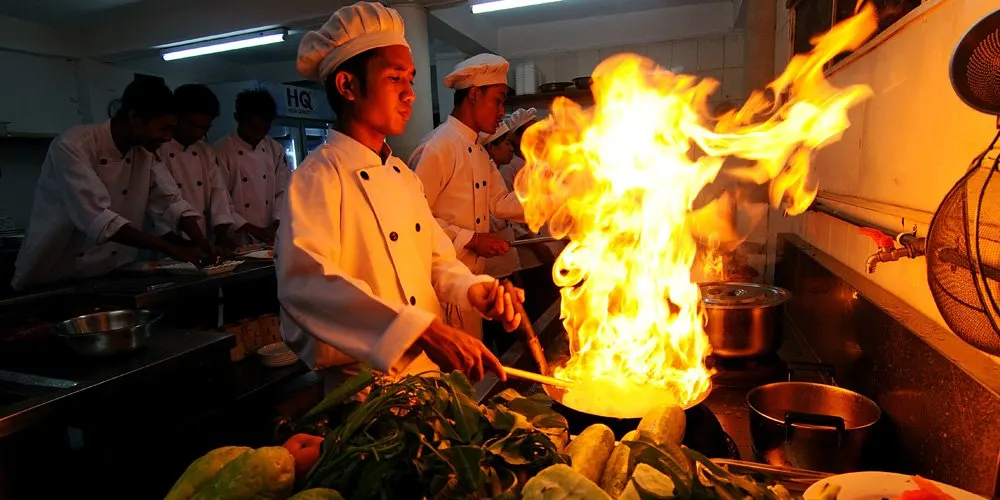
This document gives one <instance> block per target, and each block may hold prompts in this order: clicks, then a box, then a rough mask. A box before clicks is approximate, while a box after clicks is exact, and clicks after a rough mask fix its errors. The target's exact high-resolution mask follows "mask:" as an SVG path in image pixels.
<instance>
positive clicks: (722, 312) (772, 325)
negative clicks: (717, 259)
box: [699, 282, 792, 358]
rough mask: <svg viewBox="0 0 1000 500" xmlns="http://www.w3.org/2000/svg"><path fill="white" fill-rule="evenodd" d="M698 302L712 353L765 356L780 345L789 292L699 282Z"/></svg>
mask: <svg viewBox="0 0 1000 500" xmlns="http://www.w3.org/2000/svg"><path fill="white" fill-rule="evenodd" d="M699 286H700V287H701V300H702V302H703V303H704V304H705V312H706V314H707V315H708V322H707V324H706V326H705V333H707V334H708V340H709V343H711V345H712V354H713V355H715V356H719V357H723V358H753V357H761V356H766V355H768V354H772V353H774V352H775V351H777V350H778V347H780V346H781V323H782V315H783V312H784V303H785V302H787V301H788V299H790V298H792V294H791V292H789V291H788V290H785V289H784V288H779V287H776V286H767V285H758V284H756V283H731V282H714V283H702V284H700V285H699Z"/></svg>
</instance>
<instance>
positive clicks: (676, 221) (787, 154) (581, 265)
mask: <svg viewBox="0 0 1000 500" xmlns="http://www.w3.org/2000/svg"><path fill="white" fill-rule="evenodd" d="M876 26H877V19H876V15H875V12H874V9H873V8H872V7H871V6H870V5H869V6H866V7H863V8H862V9H860V11H859V13H858V14H857V15H855V16H854V17H852V18H850V19H848V20H846V21H844V22H842V23H840V24H838V25H837V26H834V27H833V28H832V29H831V30H830V31H829V32H828V33H826V34H824V35H822V36H819V37H817V38H816V39H815V40H814V45H815V46H814V49H813V51H812V52H811V53H809V54H804V55H799V56H796V57H795V58H793V59H792V60H791V61H790V62H789V64H788V67H787V68H786V69H785V71H784V73H782V74H781V76H779V77H778V78H777V79H776V80H775V81H774V82H772V83H771V84H770V85H769V86H768V89H767V90H768V92H767V93H764V92H755V93H754V94H752V95H751V96H750V98H749V99H748V100H747V102H746V104H745V105H744V106H743V107H742V108H740V109H737V110H733V111H730V112H728V113H726V114H724V115H723V116H721V117H718V118H712V117H710V114H709V113H708V111H707V109H708V108H707V102H708V97H709V95H710V94H711V93H712V92H713V91H714V90H715V88H716V87H717V85H718V84H717V82H715V81H713V80H710V79H704V80H699V79H698V78H696V77H694V76H689V75H682V74H673V73H670V72H669V71H666V70H664V69H663V68H660V67H658V66H656V65H655V64H654V63H653V62H652V61H650V60H649V59H646V58H644V57H641V56H638V55H635V54H620V55H617V56H614V57H612V58H610V59H607V60H605V61H604V62H602V63H601V64H600V65H599V66H598V67H597V69H596V70H595V71H594V74H593V77H594V82H593V87H592V88H593V93H594V106H593V107H592V108H587V109H584V108H582V107H581V106H579V105H577V104H576V103H574V102H572V101H570V100H568V99H564V98H557V99H556V100H555V101H554V102H553V104H552V113H551V115H550V116H549V117H547V118H546V119H545V120H543V121H541V122H539V123H538V124H536V125H534V126H532V127H531V128H529V129H528V130H527V131H526V132H525V135H524V138H523V143H522V144H523V146H522V149H523V152H524V153H525V158H526V159H527V165H526V166H525V167H524V168H523V169H522V170H521V172H520V173H519V174H518V177H517V179H516V182H515V189H516V191H517V193H518V196H519V197H520V198H521V200H522V202H523V203H524V207H525V214H526V218H527V220H528V222H529V224H530V225H531V227H532V229H534V230H538V229H539V228H540V227H541V226H542V225H543V224H545V223H548V224H549V227H550V229H551V231H552V234H553V235H554V236H556V237H560V238H561V237H569V238H570V240H571V242H570V244H569V245H568V246H567V248H566V249H565V250H564V251H563V253H562V254H561V255H560V256H559V258H558V260H557V262H556V265H555V268H554V270H553V278H554V280H555V283H556V284H557V285H559V286H560V287H562V292H561V293H562V318H563V324H564V326H565V328H566V332H567V335H568V337H569V340H570V356H571V357H570V359H569V361H568V362H567V363H566V364H565V366H562V367H559V368H557V369H556V371H555V375H556V376H557V377H559V378H563V379H566V380H570V381H573V382H575V383H576V386H575V388H574V389H573V390H572V391H570V392H569V393H567V394H566V396H565V397H564V399H563V402H564V403H567V404H568V405H569V406H572V407H574V408H576V409H580V410H584V411H589V412H591V413H599V414H603V415H608V416H621V417H635V416H641V415H642V414H643V413H645V410H646V409H647V408H649V407H653V406H660V405H663V404H666V403H669V402H673V403H675V404H678V405H681V406H688V405H690V404H692V403H694V402H696V401H698V400H700V399H701V397H702V396H703V395H704V394H705V393H707V391H709V390H710V388H711V378H710V377H711V373H710V372H709V370H708V369H707V368H706V367H705V364H704V359H705V357H706V356H707V355H708V354H709V353H710V346H709V343H708V337H707V336H706V335H705V332H704V317H705V316H704V308H703V306H702V302H701V298H700V296H699V289H698V286H697V285H696V284H695V283H693V282H692V279H691V267H692V263H693V262H694V258H695V252H696V249H697V245H696V241H697V239H700V238H702V237H703V236H704V237H707V236H708V235H715V236H716V237H718V235H720V234H732V233H733V230H732V228H724V227H704V226H706V225H709V226H711V225H717V224H712V221H714V220H717V219H718V218H713V217H711V216H710V215H711V214H708V215H709V216H706V214H705V213H698V211H695V210H693V208H692V204H693V201H694V199H695V197H696V196H697V195H698V193H699V192H700V191H701V190H702V188H704V187H705V186H706V185H708V184H709V183H711V182H712V181H713V180H715V178H716V176H717V175H718V174H719V172H720V169H721V168H722V166H723V162H724V161H725V160H726V159H727V158H730V157H739V158H742V159H744V160H749V162H745V163H748V164H749V166H745V167H737V168H734V169H727V172H728V173H729V174H730V175H734V176H736V177H737V178H739V179H741V180H743V181H751V182H754V183H756V184H764V183H767V182H770V188H769V192H770V202H771V204H772V205H773V206H774V207H776V208H777V207H780V206H781V205H785V207H786V211H787V212H788V213H790V214H798V213H801V212H803V211H804V210H805V209H806V208H808V206H809V205H810V203H812V200H813V198H814V197H815V195H816V185H815V182H813V181H812V179H811V178H810V175H809V174H810V163H809V162H810V156H811V153H812V151H813V150H815V149H817V148H820V147H822V146H823V145H825V144H828V143H829V142H831V141H835V140H837V139H839V136H840V134H841V133H842V132H843V131H844V130H845V129H846V128H847V127H848V125H849V123H848V120H847V111H848V109H849V108H850V107H852V106H854V105H856V104H857V103H859V102H860V101H862V100H863V99H865V98H867V97H868V96H869V95H870V94H871V91H870V89H869V88H868V87H867V86H864V85H851V86H848V87H846V88H837V87H834V86H832V85H831V84H830V83H829V82H827V81H826V79H825V78H824V75H823V67H824V64H826V63H827V62H828V61H830V60H831V59H832V58H833V57H834V56H836V55H838V54H840V53H841V52H844V51H846V50H853V49H856V48H857V47H858V46H860V45H861V44H862V43H864V41H865V40H867V39H868V37H869V36H870V35H871V33H873V32H874V30H875V28H876Z"/></svg>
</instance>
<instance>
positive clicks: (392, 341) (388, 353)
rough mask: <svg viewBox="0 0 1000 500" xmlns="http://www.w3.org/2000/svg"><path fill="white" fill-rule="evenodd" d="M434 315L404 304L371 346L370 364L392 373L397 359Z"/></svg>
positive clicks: (404, 352)
mask: <svg viewBox="0 0 1000 500" xmlns="http://www.w3.org/2000/svg"><path fill="white" fill-rule="evenodd" d="M434 317H435V316H434V315H433V314H431V313H430V312H427V311H425V310H423V309H420V308H419V307H414V306H404V307H403V308H402V309H401V310H400V311H399V315H397V316H396V319H395V320H393V322H392V323H391V324H390V325H389V328H387V329H386V330H385V333H384V334H383V335H382V338H381V339H380V340H379V341H378V343H377V344H375V346H374V347H373V348H372V350H371V355H370V357H369V359H370V361H371V363H372V365H373V366H375V367H376V368H378V369H379V370H382V371H385V372H387V373H390V374H392V373H394V372H395V371H396V370H397V369H398V367H397V366H396V365H397V364H398V362H399V360H400V359H402V358H403V355H404V354H406V351H408V350H409V349H410V347H411V346H413V343H414V342H416V341H417V339H418V338H420V336H421V335H423V333H424V331H426V330H427V327H429V326H431V322H432V321H434Z"/></svg>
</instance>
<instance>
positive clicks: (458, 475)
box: [303, 370, 569, 500]
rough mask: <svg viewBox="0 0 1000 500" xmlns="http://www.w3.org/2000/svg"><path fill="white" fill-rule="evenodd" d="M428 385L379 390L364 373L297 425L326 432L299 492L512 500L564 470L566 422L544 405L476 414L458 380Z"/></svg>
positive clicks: (504, 404) (518, 401) (498, 399)
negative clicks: (533, 481)
mask: <svg viewBox="0 0 1000 500" xmlns="http://www.w3.org/2000/svg"><path fill="white" fill-rule="evenodd" d="M432 375H435V376H408V377H405V378H403V379H401V380H398V381H395V382H386V383H383V382H382V381H377V380H376V379H375V377H374V376H373V375H372V373H371V372H370V371H367V370H366V371H363V372H362V373H360V374H359V375H357V376H355V377H353V378H352V379H350V380H349V381H347V382H346V383H345V384H344V385H342V386H341V387H339V388H338V389H337V390H336V391H333V392H331V393H330V394H328V395H327V397H326V398H325V399H324V400H323V401H322V402H321V403H320V404H319V405H317V406H316V408H313V409H312V410H311V411H310V412H309V413H307V414H306V415H305V416H304V417H303V419H304V422H303V424H304V425H306V426H308V425H310V423H315V422H316V421H318V420H320V419H324V420H325V419H329V422H330V424H327V427H326V428H327V429H329V430H328V431H327V434H326V439H325V441H324V442H323V445H322V453H321V455H320V459H319V462H318V463H317V464H316V466H315V467H313V469H312V470H311V471H310V473H309V475H308V476H307V477H306V481H305V487H306V488H317V487H323V488H332V489H335V490H338V491H340V492H342V493H344V494H345V496H346V497H347V498H348V500H361V499H375V498H381V499H388V498H431V499H435V498H501V499H506V498H517V491H518V490H519V489H520V486H521V485H523V484H524V482H526V480H527V478H528V477H531V476H534V475H535V474H536V473H537V472H539V471H541V470H542V469H544V468H546V467H548V466H550V465H553V464H558V463H565V462H566V461H567V459H566V457H565V456H563V455H560V451H561V448H562V446H561V445H564V444H565V443H566V442H567V441H568V436H569V434H568V426H567V423H566V419H565V418H564V417H562V416H561V415H559V414H558V413H556V412H554V411H552V410H551V409H550V408H549V407H548V405H547V404H546V401H545V400H544V399H545V396H543V395H539V396H533V397H523V396H521V395H520V394H518V393H517V392H516V391H514V390H511V389H508V390H506V391H504V392H502V393H500V394H498V395H497V396H495V397H494V398H492V399H491V400H490V401H489V402H488V403H487V404H485V405H482V406H480V405H479V404H477V403H476V401H475V399H474V398H473V389H472V386H471V384H470V383H469V381H468V379H466V378H465V377H464V376H463V375H462V374H461V373H458V372H455V373H451V374H436V373H435V374H432ZM437 375H439V376H437ZM369 388H370V392H369V393H368V395H367V396H366V398H365V400H364V401H363V402H359V401H356V400H355V398H354V396H355V395H357V394H359V393H362V392H363V391H364V390H365V389H369Z"/></svg>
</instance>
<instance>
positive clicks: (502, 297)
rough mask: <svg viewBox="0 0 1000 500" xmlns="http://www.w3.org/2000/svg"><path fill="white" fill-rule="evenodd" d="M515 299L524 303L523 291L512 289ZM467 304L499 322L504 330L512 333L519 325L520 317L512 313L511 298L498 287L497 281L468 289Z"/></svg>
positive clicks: (479, 284) (478, 284)
mask: <svg viewBox="0 0 1000 500" xmlns="http://www.w3.org/2000/svg"><path fill="white" fill-rule="evenodd" d="M514 290H515V291H517V295H518V297H517V299H518V300H519V301H520V302H522V303H523V302H524V290H522V289H520V288H517V287H514ZM469 302H471V303H472V306H473V307H475V308H476V309H478V310H479V312H481V313H482V314H483V316H486V317H487V318H490V319H494V320H499V321H500V322H502V323H503V328H504V330H507V331H508V332H512V331H514V330H515V329H517V327H518V326H519V325H520V324H521V315H520V314H518V313H516V312H514V304H513V297H511V295H510V293H508V292H505V291H504V288H503V287H502V286H500V281H499V280H493V281H488V282H485V283H476V284H475V285H472V286H471V287H469Z"/></svg>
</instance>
